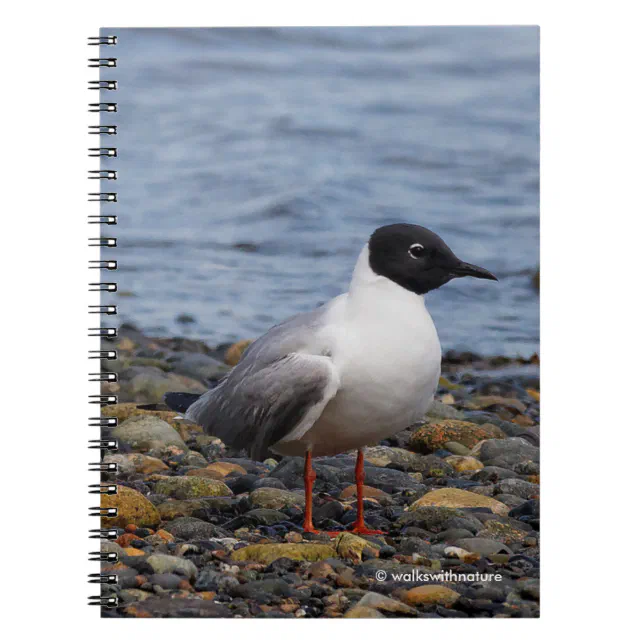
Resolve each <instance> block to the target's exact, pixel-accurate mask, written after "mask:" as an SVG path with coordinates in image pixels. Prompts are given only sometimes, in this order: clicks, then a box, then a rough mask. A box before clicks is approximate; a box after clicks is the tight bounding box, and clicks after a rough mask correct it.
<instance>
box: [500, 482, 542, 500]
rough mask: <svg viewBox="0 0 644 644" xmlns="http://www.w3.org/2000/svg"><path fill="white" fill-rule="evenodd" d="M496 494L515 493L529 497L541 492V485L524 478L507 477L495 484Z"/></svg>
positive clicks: (515, 494) (523, 497)
mask: <svg viewBox="0 0 644 644" xmlns="http://www.w3.org/2000/svg"><path fill="white" fill-rule="evenodd" d="M494 493H495V494H513V495H514V496H518V497H520V498H522V499H529V498H531V497H533V496H537V495H538V494H539V486H538V485H537V484H536V483H530V482H529V481H524V480H523V479H515V478H506V479H503V480H502V481H499V482H498V483H497V484H496V485H495V486H494Z"/></svg>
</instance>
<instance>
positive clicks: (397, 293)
mask: <svg viewBox="0 0 644 644" xmlns="http://www.w3.org/2000/svg"><path fill="white" fill-rule="evenodd" d="M360 268H361V266H360V259H359V260H358V265H357V266H356V272H355V273H354V280H353V281H352V284H351V289H350V290H349V293H348V294H347V296H346V297H345V298H341V299H340V298H339V300H338V304H337V306H335V307H334V309H333V311H331V312H330V319H329V326H328V333H329V340H330V344H331V347H332V352H331V353H332V359H333V363H334V365H335V366H336V367H337V369H338V372H339V376H340V389H339V391H338V393H337V394H336V396H335V398H334V399H333V400H331V401H330V402H329V403H328V405H327V406H326V408H325V409H324V411H323V413H322V415H321V416H320V419H319V420H318V421H317V422H316V423H315V425H314V426H313V427H311V429H310V430H309V432H308V433H307V434H306V435H305V436H304V437H302V438H303V440H304V441H306V442H307V443H308V444H309V445H310V446H311V447H312V448H313V453H314V455H325V454H336V453H339V452H343V451H347V450H351V449H356V448H358V447H363V446H365V445H368V444H374V443H377V442H378V441H380V440H382V439H383V438H386V437H388V436H391V435H393V434H395V433H396V432H398V431H400V430H402V429H404V428H405V427H408V426H409V425H410V424H411V423H413V422H414V421H416V420H418V419H419V418H420V417H422V416H423V414H424V413H425V412H426V411H427V409H428V408H429V406H430V404H431V400H432V398H433V395H434V392H435V391H436V387H437V385H438V378H439V376H440V366H441V347H440V342H439V340H438V335H437V333H436V328H435V326H434V323H433V321H432V318H431V316H430V315H429V313H428V311H427V309H426V308H425V303H424V300H423V298H422V296H418V295H415V294H414V293H411V292H410V291H407V290H405V289H403V288H402V287H400V286H398V285H397V284H395V283H393V282H392V281H390V280H388V279H386V278H383V277H379V276H376V275H374V274H373V272H371V270H370V269H369V268H368V265H367V267H366V268H365V266H364V264H363V266H362V272H361V273H360V271H359V269H360Z"/></svg>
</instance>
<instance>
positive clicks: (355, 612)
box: [344, 606, 384, 619]
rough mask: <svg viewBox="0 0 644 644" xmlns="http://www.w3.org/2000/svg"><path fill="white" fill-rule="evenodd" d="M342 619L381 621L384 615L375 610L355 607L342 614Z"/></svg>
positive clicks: (366, 607)
mask: <svg viewBox="0 0 644 644" xmlns="http://www.w3.org/2000/svg"><path fill="white" fill-rule="evenodd" d="M344 617H346V618H349V619H383V618H384V615H383V614H382V613H381V612H379V611H377V610H376V609H375V608H369V607H368V606H355V607H354V608H350V609H349V610H348V611H347V612H346V613H345V614H344Z"/></svg>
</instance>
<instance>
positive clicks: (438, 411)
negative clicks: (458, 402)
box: [425, 400, 465, 421]
mask: <svg viewBox="0 0 644 644" xmlns="http://www.w3.org/2000/svg"><path fill="white" fill-rule="evenodd" d="M425 417H426V418H427V419H428V420H432V421H433V420H463V418H464V417H465V414H464V413H463V412H462V411H459V410H458V409H454V407H452V406H451V405H446V404H445V403H442V402H441V401H440V400H434V401H433V402H432V404H431V406H430V408H429V410H428V411H427V413H426V414H425Z"/></svg>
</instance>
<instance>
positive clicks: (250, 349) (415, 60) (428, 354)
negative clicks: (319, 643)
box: [88, 26, 540, 619]
mask: <svg viewBox="0 0 644 644" xmlns="http://www.w3.org/2000/svg"><path fill="white" fill-rule="evenodd" d="M89 45H90V47H89V49H90V50H91V54H90V57H89V65H90V67H92V68H96V70H97V72H99V75H98V78H96V79H93V80H92V81H91V82H90V84H89V92H88V93H89V94H90V95H91V100H90V105H89V111H90V112H91V113H92V117H93V118H92V122H91V125H90V132H92V133H93V134H95V135H96V137H95V138H96V145H95V146H93V147H92V148H91V149H90V150H89V155H90V157H92V158H93V159H94V162H95V163H96V165H95V166H94V167H93V169H92V170H90V174H89V178H90V180H91V181H90V184H91V188H92V189H91V191H90V194H89V200H90V201H91V202H96V203H95V204H94V206H97V208H100V210H98V209H97V212H96V213H95V214H92V215H90V218H89V219H90V224H91V229H92V235H91V239H90V245H91V246H95V247H96V248H97V255H96V257H95V258H94V259H92V261H91V263H90V266H91V273H92V279H91V280H90V281H91V286H90V289H91V290H93V291H97V292H98V297H100V301H96V302H94V303H92V305H91V306H90V312H91V314H92V316H91V317H92V321H93V322H94V323H93V324H92V325H91V327H92V329H91V331H90V333H91V334H92V335H95V336H97V337H98V338H99V341H100V346H97V348H96V350H95V351H92V352H91V355H90V358H91V363H92V365H98V366H97V367H96V368H93V369H91V371H92V374H91V375H90V378H91V380H92V381H94V382H96V383H97V385H96V386H97V391H96V393H95V395H92V396H91V402H92V403H94V404H95V405H96V407H95V409H97V408H99V407H100V414H97V413H94V414H93V415H92V418H91V420H90V425H91V427H92V428H93V430H94V431H95V433H94V435H93V436H92V437H91V440H90V448H91V449H92V453H93V454H94V456H95V457H94V458H93V459H92V461H93V462H92V464H91V466H90V467H91V469H92V470H93V471H95V472H96V473H97V474H96V476H97V480H96V483H95V485H93V486H92V488H91V490H90V491H91V492H92V493H94V494H96V495H97V496H95V497H93V498H95V499H98V498H100V503H94V504H93V507H92V508H91V510H90V512H91V514H92V515H93V516H96V517H97V522H98V521H100V525H98V523H97V526H96V528H95V529H94V530H92V531H91V535H90V536H91V537H92V539H93V542H92V543H93V546H94V547H92V549H91V550H92V552H91V555H90V557H91V558H92V559H93V560H95V561H96V562H97V570H96V572H95V573H94V574H92V575H91V576H90V582H91V583H92V584H95V586H94V588H95V589H96V590H97V591H98V589H99V588H100V592H95V593H94V594H93V595H92V596H91V598H90V604H92V605H97V606H100V607H101V614H102V615H103V616H105V617H122V618H137V617H212V618H275V619H277V618H291V619H305V618H306V619H311V618H314V619H315V618H320V619H322V618H344V617H349V618H351V617H355V618H367V619H371V618H400V617H403V618H409V619H416V618H421V617H439V618H489V617H527V618H532V617H538V616H539V570H540V563H539V562H540V549H539V539H540V533H539V483H540V478H539V462H540V456H539V435H540V429H539V421H540V416H539V414H540V411H539V410H540V393H539V392H540V384H539V383H540V379H539V30H538V28H537V27H507V26H503V27H501V26H499V27H495V26H485V27H483V26H481V27H391V28H384V27H378V28H368V27H360V28H355V27H339V28H321V27H320V28H317V27H316V28H305V27H302V28H252V29H250V28H248V29H246V28H237V29H223V28H212V29H206V28H204V29H122V28H119V29H104V30H102V31H101V32H100V35H99V36H97V37H92V38H90V39H89ZM98 253H100V255H99V254H98ZM97 320H100V322H97ZM99 387H100V390H99ZM99 477H100V479H99ZM99 544H100V547H99ZM99 566H100V568H99Z"/></svg>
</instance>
